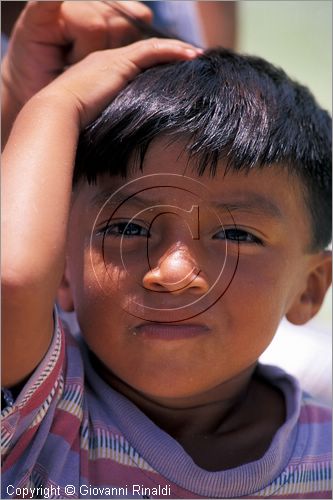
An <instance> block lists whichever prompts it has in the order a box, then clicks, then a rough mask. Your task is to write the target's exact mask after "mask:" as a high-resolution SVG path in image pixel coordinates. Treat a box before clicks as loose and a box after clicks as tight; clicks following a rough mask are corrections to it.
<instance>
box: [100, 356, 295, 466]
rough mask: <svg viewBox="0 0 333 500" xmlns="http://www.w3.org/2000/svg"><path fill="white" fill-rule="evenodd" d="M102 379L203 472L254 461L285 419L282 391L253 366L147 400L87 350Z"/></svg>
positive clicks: (264, 450) (266, 447) (262, 453)
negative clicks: (206, 385) (186, 394)
mask: <svg viewBox="0 0 333 500" xmlns="http://www.w3.org/2000/svg"><path fill="white" fill-rule="evenodd" d="M91 356H92V359H93V364H94V366H95V368H96V370H97V371H98V372H99V374H100V375H101V376H102V377H103V378H104V380H105V381H106V382H107V383H108V384H109V385H110V386H112V387H113V388H114V389H116V390H117V391H118V392H120V393H121V394H123V395H124V396H126V397H127V398H128V399H130V400H131V401H132V402H133V403H134V404H135V405H136V406H138V408H140V410H141V411H143V412H144V413H145V414H146V415H147V416H148V417H149V418H150V419H151V420H152V421H153V422H154V423H155V424H156V425H158V426H159V427H160V428H162V429H163V430H164V431H166V432H167V433H168V434H170V435H171V436H172V437H173V438H174V439H176V440H177V441H178V442H179V443H180V444H181V445H182V447H183V448H184V450H185V451H186V452H187V453H188V454H189V455H190V456H191V457H192V459H193V461H194V462H195V463H196V464H197V465H199V466H200V467H202V468H203V469H206V470H208V471H221V470H226V469H230V468H233V467H238V466H240V465H243V464H245V463H248V462H252V461H255V460H259V459H260V458H261V457H262V456H263V455H264V453H265V452H266V451H267V449H268V447H269V445H270V443H271V441H272V439H273V437H274V435H275V433H276V432H277V430H278V429H279V427H280V426H281V425H282V424H283V423H284V421H285V413H286V411H285V403H284V399H283V396H282V394H281V393H280V392H279V390H278V389H276V388H274V387H273V386H271V385H270V384H268V383H267V382H266V381H264V380H263V379H261V377H260V375H258V376H257V373H256V370H255V368H256V365H252V366H251V367H249V368H248V369H247V370H246V371H244V372H242V373H241V374H239V375H238V376H237V377H235V378H233V379H232V380H230V381H228V382H225V383H224V384H221V385H219V386H217V387H215V388H214V389H213V390H211V391H208V392H206V393H204V394H201V395H200V397H196V398H183V399H177V400H165V399H164V400H162V399H152V398H149V397H147V396H146V395H144V394H142V393H140V392H137V391H135V390H134V389H133V388H132V387H130V386H128V385H127V384H125V383H124V382H123V381H121V380H120V379H119V378H118V377H116V376H115V375H114V374H112V373H111V372H110V371H109V370H107V369H106V368H105V366H103V365H102V363H101V362H100V361H99V360H98V359H97V358H96V357H95V356H94V355H93V354H91Z"/></svg>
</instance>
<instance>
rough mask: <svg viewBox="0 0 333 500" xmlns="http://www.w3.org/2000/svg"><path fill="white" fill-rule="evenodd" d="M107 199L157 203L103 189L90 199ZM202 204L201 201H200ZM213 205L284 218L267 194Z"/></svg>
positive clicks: (98, 202) (94, 203)
mask: <svg viewBox="0 0 333 500" xmlns="http://www.w3.org/2000/svg"><path fill="white" fill-rule="evenodd" d="M107 201H110V203H112V204H113V205H114V204H117V205H120V204H122V203H123V202H129V203H135V204H139V205H142V206H144V207H147V206H149V204H151V203H152V204H155V203H156V201H153V200H149V199H146V198H145V197H144V196H140V194H136V193H132V194H131V193H128V194H127V193H123V192H119V193H112V192H111V191H109V190H108V191H102V192H100V193H98V194H97V195H95V196H94V197H93V198H92V199H91V200H90V205H91V206H97V207H101V205H104V204H105V203H106V202H107ZM199 204H200V202H199ZM211 205H212V206H213V207H214V208H216V209H218V210H226V211H229V212H236V211H244V212H252V213H254V212H259V213H260V215H268V216H271V217H273V218H275V219H282V218H283V214H282V212H281V210H280V208H279V207H278V206H277V205H276V204H275V203H274V202H273V201H272V200H270V199H269V198H267V197H266V196H264V195H262V194H259V193H254V192H248V193H246V195H244V194H243V193H240V194H233V199H231V200H230V201H223V202H221V201H217V200H214V201H212V202H211Z"/></svg>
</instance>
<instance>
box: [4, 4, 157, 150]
mask: <svg viewBox="0 0 333 500" xmlns="http://www.w3.org/2000/svg"><path fill="white" fill-rule="evenodd" d="M120 3H121V4H123V5H122V7H123V8H124V9H126V10H127V11H128V12H129V13H131V14H132V15H135V17H137V18H138V19H140V20H141V21H145V22H148V23H149V22H151V20H152V14H151V11H150V9H148V8H147V7H146V6H145V5H143V4H141V2H134V1H126V2H120ZM110 5H112V3H111V2H110ZM140 38H141V33H140V32H139V31H138V30H137V29H136V28H134V27H133V26H132V25H131V24H130V23H129V22H128V21H127V20H126V19H124V18H123V17H122V16H121V15H119V14H118V13H117V12H116V11H115V10H113V9H112V7H111V8H110V6H108V5H105V4H104V3H103V2H99V1H91V2H87V1H82V2H80V1H75V2H74V1H68V2H59V1H42V2H36V1H32V2H28V3H27V5H26V7H25V9H24V10H23V12H22V14H21V15H20V17H19V19H18V21H17V23H16V25H15V28H14V31H13V34H12V36H11V40H10V43H9V47H8V52H7V54H6V56H5V58H4V60H3V62H2V65H1V73H2V104H3V106H2V143H3V146H4V144H5V142H6V140H7V137H8V135H9V132H10V129H11V127H12V124H13V122H14V120H15V118H16V115H17V113H18V112H19V111H20V109H21V107H22V106H23V105H24V104H25V103H26V102H27V101H28V100H29V99H30V98H31V97H32V96H33V95H34V94H35V93H36V92H38V91H39V90H41V89H42V88H43V87H44V86H45V85H47V84H49V83H50V82H51V81H52V80H54V78H56V77H57V76H58V75H59V74H61V73H62V72H63V71H64V70H65V69H66V68H67V67H68V66H69V65H72V64H74V63H76V62H78V61H80V60H81V59H83V58H84V57H85V56H87V55H88V54H89V53H90V52H94V51H97V50H103V49H111V48H118V47H121V46H123V45H127V44H129V43H132V42H134V41H136V40H138V39H140Z"/></svg>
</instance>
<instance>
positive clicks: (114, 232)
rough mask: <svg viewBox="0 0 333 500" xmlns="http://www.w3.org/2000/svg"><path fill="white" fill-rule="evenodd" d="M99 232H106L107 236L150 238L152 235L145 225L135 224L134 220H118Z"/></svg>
mask: <svg viewBox="0 0 333 500" xmlns="http://www.w3.org/2000/svg"><path fill="white" fill-rule="evenodd" d="M98 234H104V235H106V236H124V237H126V238H132V237H134V236H144V237H146V238H148V237H149V236H150V235H149V232H148V230H147V229H146V228H145V227H142V226H140V225H139V224H135V223H134V222H130V223H128V222H117V223H116V224H110V225H108V226H107V227H105V228H103V229H101V230H100V231H99V232H98Z"/></svg>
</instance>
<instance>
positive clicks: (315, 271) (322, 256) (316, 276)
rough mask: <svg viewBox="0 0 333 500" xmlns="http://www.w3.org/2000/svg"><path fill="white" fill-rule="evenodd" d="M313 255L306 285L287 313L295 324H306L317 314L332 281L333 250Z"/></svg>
mask: <svg viewBox="0 0 333 500" xmlns="http://www.w3.org/2000/svg"><path fill="white" fill-rule="evenodd" d="M313 257H314V259H313V262H312V263H311V265H310V267H309V271H308V275H307V279H306V282H305V287H304V288H303V290H301V291H300V293H299V294H298V295H297V297H296V298H295V300H294V302H293V304H292V305H291V307H290V308H289V310H288V312H287V313H286V318H287V319H288V321H290V322H291V323H293V324H294V325H304V323H306V322H307V321H309V320H310V319H311V318H313V316H315V315H316V314H317V312H318V311H319V309H320V308H321V305H322V303H323V301H324V298H325V295H326V292H327V290H328V288H329V287H330V285H331V283H332V252H331V251H329V250H327V251H323V252H320V253H318V254H316V255H314V256H313Z"/></svg>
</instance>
